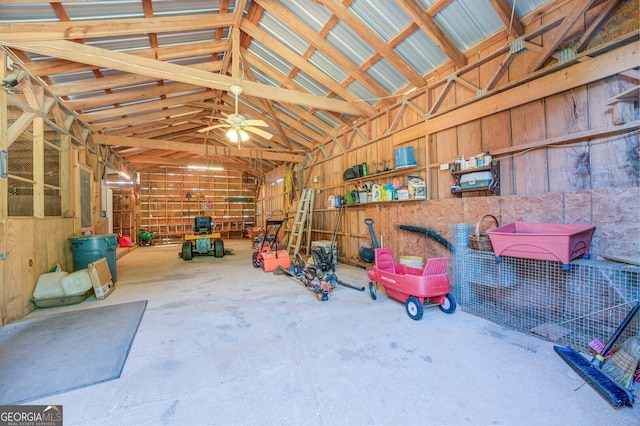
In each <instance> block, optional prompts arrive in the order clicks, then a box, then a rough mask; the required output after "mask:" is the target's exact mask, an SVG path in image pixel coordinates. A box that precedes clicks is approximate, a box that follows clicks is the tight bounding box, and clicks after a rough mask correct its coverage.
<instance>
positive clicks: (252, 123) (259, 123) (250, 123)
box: [242, 120, 269, 127]
mask: <svg viewBox="0 0 640 426" xmlns="http://www.w3.org/2000/svg"><path fill="white" fill-rule="evenodd" d="M242 125H243V126H259V127H269V125H268V124H267V123H265V122H264V120H244V121H243V122H242Z"/></svg>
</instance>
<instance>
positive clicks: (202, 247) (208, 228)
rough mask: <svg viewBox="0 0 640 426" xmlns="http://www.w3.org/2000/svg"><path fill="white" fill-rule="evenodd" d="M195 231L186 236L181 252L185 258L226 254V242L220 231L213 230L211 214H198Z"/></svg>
mask: <svg viewBox="0 0 640 426" xmlns="http://www.w3.org/2000/svg"><path fill="white" fill-rule="evenodd" d="M193 232H194V234H187V235H185V236H184V242H183V243H182V252H181V253H180V254H181V257H182V259H183V260H191V259H193V256H207V255H213V256H215V257H222V256H224V243H223V242H222V239H221V238H220V233H219V232H213V225H212V224H211V216H196V217H195V218H194V225H193Z"/></svg>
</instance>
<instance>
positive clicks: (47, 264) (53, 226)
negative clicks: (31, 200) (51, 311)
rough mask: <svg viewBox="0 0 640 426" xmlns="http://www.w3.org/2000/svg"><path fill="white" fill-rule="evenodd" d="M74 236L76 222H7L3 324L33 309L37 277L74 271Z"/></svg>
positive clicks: (5, 232) (64, 220)
mask: <svg viewBox="0 0 640 426" xmlns="http://www.w3.org/2000/svg"><path fill="white" fill-rule="evenodd" d="M71 235H73V219H65V218H43V219H36V218H13V217H11V218H7V219H6V221H5V224H4V238H5V239H6V244H7V247H8V254H7V258H6V259H5V260H4V261H3V262H4V268H5V276H4V286H3V287H4V291H3V293H2V297H3V300H0V302H2V305H3V306H4V317H3V318H2V320H3V322H4V323H5V324H6V323H8V322H12V321H15V320H17V319H20V318H22V317H23V316H25V315H26V314H28V313H29V312H30V311H32V310H33V309H34V305H33V303H31V301H30V299H31V297H32V295H33V290H34V288H35V285H36V282H37V280H38V277H39V276H40V275H41V274H43V273H46V272H48V271H50V270H51V268H53V267H54V266H56V265H60V267H61V268H62V270H63V271H73V264H68V260H70V259H71V256H70V247H69V243H68V237H69V236H71Z"/></svg>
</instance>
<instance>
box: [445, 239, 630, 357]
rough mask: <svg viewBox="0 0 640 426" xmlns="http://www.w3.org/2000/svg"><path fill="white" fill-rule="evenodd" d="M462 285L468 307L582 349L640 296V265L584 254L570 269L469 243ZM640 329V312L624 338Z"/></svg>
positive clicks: (614, 324)
mask: <svg viewBox="0 0 640 426" xmlns="http://www.w3.org/2000/svg"><path fill="white" fill-rule="evenodd" d="M463 259H464V261H463V264H464V266H463V279H462V285H461V286H460V288H459V289H458V290H457V291H458V292H459V294H460V295H459V297H458V300H459V301H460V304H461V307H462V309H463V310H464V311H466V312H469V313H471V314H474V315H478V316H481V317H483V318H486V319H488V320H491V321H494V322H496V323H498V324H502V325H505V326H507V327H511V328H515V329H517V330H521V331H524V332H527V333H532V334H535V335H537V336H539V337H542V338H544V339H547V340H550V341H552V342H556V343H559V344H562V345H568V346H572V347H574V348H575V349H577V350H582V351H585V352H588V351H589V343H590V342H591V341H592V340H593V339H596V338H597V339H600V340H602V341H607V340H608V339H609V337H610V336H611V335H612V334H613V332H614V331H615V329H616V328H617V327H618V326H619V324H620V323H621V322H622V320H623V319H624V317H625V316H626V314H627V313H628V312H629V310H630V309H631V307H632V306H633V305H634V304H635V303H636V302H637V301H638V300H640V284H639V276H640V268H638V267H636V266H632V265H625V264H619V263H614V262H606V261H598V260H590V259H580V260H576V261H573V262H572V263H571V269H570V270H569V271H566V270H564V269H563V268H562V264H561V263H559V262H550V261H539V260H531V259H520V258H514V257H507V256H504V257H502V261H501V262H496V260H495V257H494V254H493V253H492V252H487V251H478V250H472V249H465V250H464V252H463ZM638 332H640V318H635V319H634V320H633V321H632V323H631V324H630V325H629V326H628V327H627V329H626V330H625V332H624V333H623V335H622V336H621V337H620V339H619V340H618V343H620V344H621V343H622V342H624V340H625V339H626V338H628V337H630V336H633V335H634V334H636V333H638Z"/></svg>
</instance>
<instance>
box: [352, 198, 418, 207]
mask: <svg viewBox="0 0 640 426" xmlns="http://www.w3.org/2000/svg"><path fill="white" fill-rule="evenodd" d="M425 200H426V198H407V199H406V200H389V201H368V202H366V203H355V204H346V205H345V207H349V208H351V207H366V206H370V205H378V204H394V203H408V202H411V201H425Z"/></svg>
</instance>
